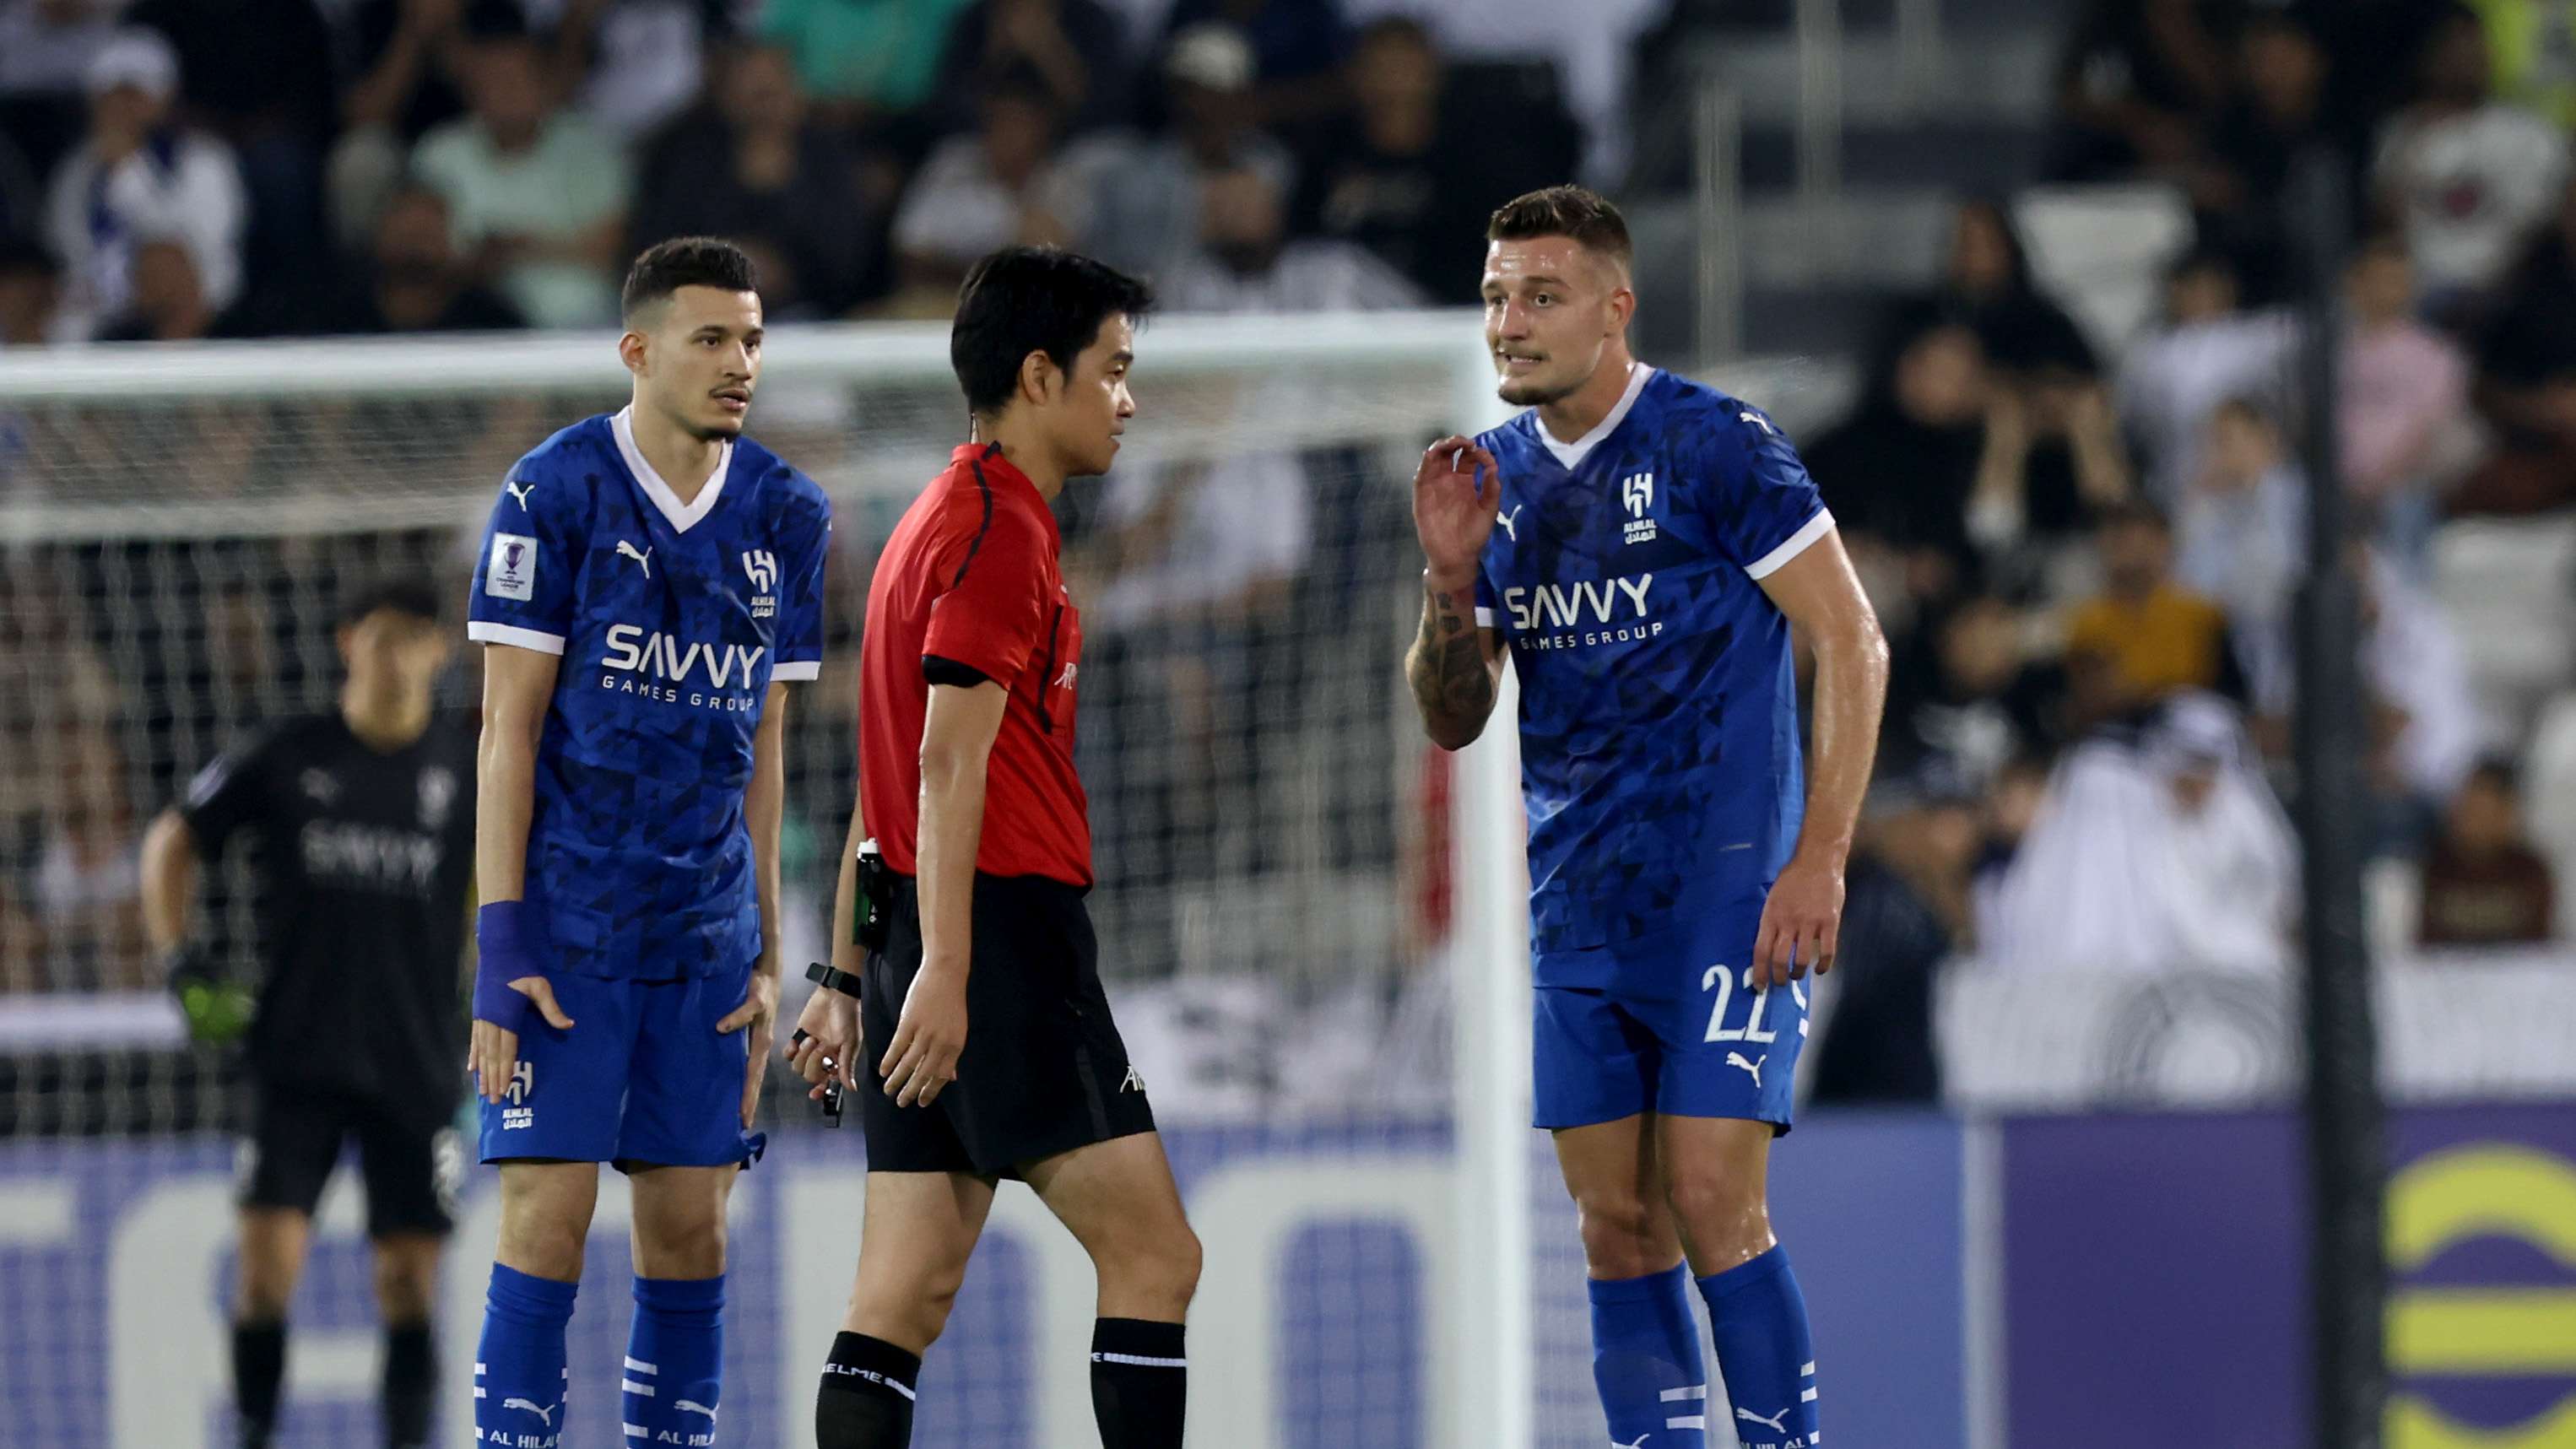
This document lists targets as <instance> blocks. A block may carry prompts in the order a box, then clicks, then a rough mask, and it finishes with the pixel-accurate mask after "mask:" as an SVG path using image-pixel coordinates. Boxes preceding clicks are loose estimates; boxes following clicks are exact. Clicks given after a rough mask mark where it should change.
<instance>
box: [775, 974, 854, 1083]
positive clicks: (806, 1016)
mask: <svg viewBox="0 0 2576 1449" xmlns="http://www.w3.org/2000/svg"><path fill="white" fill-rule="evenodd" d="M861 1030H862V1029H861V1027H860V1025H859V1003H858V1002H857V1001H855V1000H853V999H852V998H851V997H850V996H849V995H848V994H847V993H845V992H839V991H832V990H823V991H817V992H815V993H814V994H813V995H811V996H809V997H807V998H805V1009H804V1010H803V1011H801V1012H798V1013H797V1015H796V1031H795V1033H794V1034H793V1035H791V1036H790V1037H789V1038H788V1040H787V1065H788V1067H789V1068H790V1069H791V1070H793V1071H794V1072H795V1073H796V1075H797V1076H799V1077H802V1078H804V1079H805V1085H806V1086H807V1087H808V1088H810V1090H809V1091H807V1092H806V1093H805V1095H806V1096H807V1097H809V1098H811V1099H812V1100H814V1101H817V1102H819V1101H821V1100H823V1089H824V1088H825V1087H826V1086H827V1085H829V1084H830V1083H831V1081H832V1080H833V1079H834V1078H836V1077H837V1078H839V1079H840V1083H841V1087H842V1089H843V1090H845V1091H853V1092H855V1091H857V1090H858V1087H859V1053H860V1052H862V1051H865V1050H867V1043H866V1042H865V1041H864V1040H862V1039H861Z"/></svg>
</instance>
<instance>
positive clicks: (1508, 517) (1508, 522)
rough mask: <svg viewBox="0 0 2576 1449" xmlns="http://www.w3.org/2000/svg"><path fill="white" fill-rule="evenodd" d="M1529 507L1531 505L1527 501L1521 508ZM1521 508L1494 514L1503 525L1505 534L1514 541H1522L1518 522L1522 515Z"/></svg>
mask: <svg viewBox="0 0 2576 1449" xmlns="http://www.w3.org/2000/svg"><path fill="white" fill-rule="evenodd" d="M1527 507H1529V505H1528V504H1526V503H1524V504H1522V505H1521V508H1527ZM1521 508H1509V509H1505V510H1503V511H1502V512H1499V513H1496V514H1495V515H1494V521H1495V522H1496V523H1499V524H1501V525H1502V526H1503V536H1504V537H1505V538H1508V539H1510V540H1511V541H1512V542H1514V543H1518V542H1520V541H1521V531H1520V527H1519V524H1518V520H1519V518H1520V516H1521Z"/></svg>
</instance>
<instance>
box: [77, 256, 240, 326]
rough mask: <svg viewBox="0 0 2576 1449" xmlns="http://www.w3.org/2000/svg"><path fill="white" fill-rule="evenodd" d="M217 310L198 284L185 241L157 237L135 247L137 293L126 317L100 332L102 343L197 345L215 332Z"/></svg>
mask: <svg viewBox="0 0 2576 1449" xmlns="http://www.w3.org/2000/svg"><path fill="white" fill-rule="evenodd" d="M214 325H215V312H214V309H213V308H211V307H209V306H207V305H206V292H205V288H203V287H201V286H199V285H198V284H197V267H196V264H195V263H194V262H192V261H191V260H189V257H188V248H187V246H186V245H185V244H184V243H181V242H178V241H175V240H173V239H171V238H168V237H153V238H151V239H150V240H147V241H144V242H142V243H141V244H140V245H138V246H136V247H135V249H134V289H133V292H132V294H131V295H130V296H129V297H128V298H127V300H126V308H125V315H124V316H122V317H120V318H118V319H117V320H116V321H115V322H113V323H110V324H109V325H108V326H107V327H106V328H104V329H102V330H101V331H100V333H99V340H100V341H102V342H193V341H196V340H198V339H200V338H203V337H205V336H207V335H208V334H210V333H211V332H212V331H213V330H214Z"/></svg>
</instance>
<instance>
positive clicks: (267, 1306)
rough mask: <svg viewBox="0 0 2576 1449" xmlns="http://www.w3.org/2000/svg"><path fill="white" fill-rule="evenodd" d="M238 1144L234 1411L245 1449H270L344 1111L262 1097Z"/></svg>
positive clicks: (267, 1092) (301, 1098)
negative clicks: (295, 1305)
mask: <svg viewBox="0 0 2576 1449" xmlns="http://www.w3.org/2000/svg"><path fill="white" fill-rule="evenodd" d="M252 1113H253V1123H252V1129H251V1133H250V1136H249V1138H248V1139H247V1140H246V1141H244V1142H243V1144H242V1161H241V1169H242V1172H241V1177H242V1181H241V1249H240V1254H239V1256H240V1259H241V1279H240V1283H239V1287H238V1290H237V1292H236V1294H235V1297H234V1300H233V1325H232V1366H233V1402H234V1406H235V1408H236V1411H237V1412H238V1413H239V1414H240V1416H241V1444H242V1446H243V1449H267V1445H268V1443H269V1440H270V1437H271V1436H272V1435H273V1434H275V1432H276V1428H277V1414H278V1400H279V1395H280V1392H281V1390H282V1389H283V1388H284V1386H285V1382H286V1310H287V1305H288V1304H290V1303H291V1302H293V1301H294V1298H295V1285H296V1282H297V1281H298V1280H299V1279H301V1278H302V1277H303V1275H304V1259H305V1254H306V1252H307V1250H308V1249H309V1248H310V1247H311V1245H312V1241H313V1208H314V1205H315V1204H316V1203H318V1202H319V1201H321V1198H322V1186H323V1184H324V1183H326V1182H328V1181H329V1180H330V1177H331V1169H332V1167H333V1166H334V1165H335V1164H336V1163H337V1162H338V1161H339V1157H340V1143H341V1140H342V1139H343V1137H344V1136H345V1135H346V1134H347V1130H348V1124H347V1121H346V1119H345V1118H344V1117H343V1115H342V1113H341V1111H340V1107H339V1104H338V1103H337V1102H335V1101H331V1100H327V1099H325V1098H322V1097H318V1096H315V1095H312V1094H310V1093H303V1092H292V1091H285V1090H281V1089H278V1088H274V1087H267V1086H263V1087H261V1088H260V1089H259V1090H258V1092H257V1094H256V1097H255V1099H254V1102H253V1106H252Z"/></svg>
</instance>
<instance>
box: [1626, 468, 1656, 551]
mask: <svg viewBox="0 0 2576 1449" xmlns="http://www.w3.org/2000/svg"><path fill="white" fill-rule="evenodd" d="M1619 502H1620V504H1621V505H1622V506H1624V507H1625V508H1626V509H1627V510H1628V523H1627V527H1626V529H1625V533H1626V538H1625V541H1626V542H1628V543H1651V542H1653V541H1654V537H1655V520H1653V519H1652V518H1649V517H1647V516H1646V515H1648V514H1650V513H1652V512H1654V511H1655V475H1654V474H1652V473H1631V474H1629V475H1628V476H1627V477H1625V478H1622V479H1620V480H1619Z"/></svg>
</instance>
